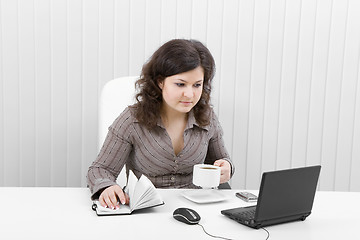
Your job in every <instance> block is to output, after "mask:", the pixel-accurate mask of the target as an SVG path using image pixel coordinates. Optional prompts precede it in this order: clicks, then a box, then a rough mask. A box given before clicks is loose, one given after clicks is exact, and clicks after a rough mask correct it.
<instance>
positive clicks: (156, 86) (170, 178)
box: [87, 39, 234, 208]
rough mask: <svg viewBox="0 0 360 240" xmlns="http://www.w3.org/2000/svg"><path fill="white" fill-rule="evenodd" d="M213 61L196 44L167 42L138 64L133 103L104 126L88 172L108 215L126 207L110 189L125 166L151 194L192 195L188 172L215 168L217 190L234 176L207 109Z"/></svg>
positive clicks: (95, 195)
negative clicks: (174, 191) (184, 191)
mask: <svg viewBox="0 0 360 240" xmlns="http://www.w3.org/2000/svg"><path fill="white" fill-rule="evenodd" d="M214 73H215V62H214V59H213V57H212V55H211V53H210V52H209V50H208V49H207V48H206V47H205V46H204V45H203V44H202V43H201V42H199V41H196V40H180V39H176V40H171V41H169V42H167V43H165V44H164V45H162V46H161V47H160V48H159V49H158V50H157V51H156V52H155V53H154V54H153V56H152V57H151V58H150V60H149V61H148V62H147V63H145V64H144V66H143V69H142V73H141V76H140V79H139V80H138V81H137V82H136V87H137V89H138V90H139V91H138V94H137V95H136V100H137V103H136V104H134V105H132V106H129V107H127V108H126V109H125V110H124V112H122V113H121V114H120V116H119V117H118V118H117V119H116V120H115V121H114V123H113V124H112V125H111V126H110V127H109V132H108V135H107V137H106V139H105V142H104V145H103V147H102V149H101V151H100V153H99V155H98V157H97V159H96V160H95V161H94V162H93V163H92V165H91V166H90V168H89V171H88V175H87V182H88V186H89V188H90V190H91V193H92V199H96V198H99V201H100V203H101V205H102V206H104V207H109V208H117V207H119V203H118V199H119V200H120V202H121V204H127V203H128V202H129V197H128V196H127V195H126V194H124V192H123V191H122V189H121V187H120V186H118V185H117V184H116V178H117V176H118V175H119V173H120V171H121V169H122V168H123V166H124V165H125V164H126V167H127V170H129V169H131V170H132V171H133V172H134V174H135V175H136V176H137V177H140V176H141V174H145V175H146V176H147V177H148V178H149V179H150V180H151V181H152V182H153V184H154V185H155V187H157V188H194V187H195V186H194V185H193V184H192V171H193V166H194V165H195V164H199V163H207V164H214V165H216V166H219V167H221V179H220V183H224V182H227V181H228V180H229V179H230V178H231V176H232V175H233V173H234V166H233V164H232V162H231V160H230V158H229V154H228V153H227V151H226V149H225V147H224V142H223V139H222V129H221V127H220V124H219V121H218V119H217V117H216V115H215V113H214V111H213V109H212V108H211V105H210V93H211V80H212V79H213V77H214Z"/></svg>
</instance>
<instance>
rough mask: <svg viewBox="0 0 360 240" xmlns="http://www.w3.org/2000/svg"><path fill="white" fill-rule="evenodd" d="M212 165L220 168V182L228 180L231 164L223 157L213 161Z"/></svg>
mask: <svg viewBox="0 0 360 240" xmlns="http://www.w3.org/2000/svg"><path fill="white" fill-rule="evenodd" d="M214 166H218V167H220V168H221V175H220V183H225V182H227V181H229V180H230V175H231V165H230V163H229V162H228V161H226V160H224V159H219V160H216V161H215V162H214Z"/></svg>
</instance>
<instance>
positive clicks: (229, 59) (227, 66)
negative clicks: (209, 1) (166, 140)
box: [218, 0, 239, 153]
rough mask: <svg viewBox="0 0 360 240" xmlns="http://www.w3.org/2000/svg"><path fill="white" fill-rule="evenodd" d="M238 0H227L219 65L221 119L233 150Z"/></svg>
mask: <svg viewBox="0 0 360 240" xmlns="http://www.w3.org/2000/svg"><path fill="white" fill-rule="evenodd" d="M238 3H239V2H238V1H237V0H231V1H225V2H224V8H223V12H225V13H226V14H224V15H223V25H222V28H223V30H222V46H221V54H222V55H221V65H220V66H218V68H219V69H221V70H220V75H219V79H220V81H221V84H220V86H219V99H218V101H219V104H220V106H223V107H219V114H218V115H219V116H218V117H219V121H220V122H221V123H222V127H223V130H224V132H225V133H226V134H225V135H224V141H225V144H226V145H227V146H228V147H227V148H228V149H227V150H228V151H229V152H230V153H231V152H232V146H231V142H232V132H233V127H234V119H233V118H234V104H235V101H234V100H235V96H234V94H235V91H234V89H235V81H236V72H235V71H232V70H233V69H236V55H235V54H232V53H233V52H234V50H235V49H236V43H237V31H234V29H236V26H237V22H238V16H239V12H238V10H239V7H238Z"/></svg>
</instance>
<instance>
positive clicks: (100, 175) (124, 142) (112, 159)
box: [87, 115, 132, 199]
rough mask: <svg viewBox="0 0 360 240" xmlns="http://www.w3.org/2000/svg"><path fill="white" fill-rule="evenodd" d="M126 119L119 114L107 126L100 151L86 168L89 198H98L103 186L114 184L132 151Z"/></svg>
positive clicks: (128, 125)
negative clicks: (106, 132)
mask: <svg viewBox="0 0 360 240" xmlns="http://www.w3.org/2000/svg"><path fill="white" fill-rule="evenodd" d="M128 120H129V118H125V119H124V118H123V117H122V115H120V116H119V117H118V118H117V119H116V120H115V122H114V123H113V124H112V125H111V126H110V127H109V132H108V134H107V136H106V138H105V141H104V144H103V146H102V148H101V150H100V153H99V155H98V156H97V158H96V160H95V161H94V162H93V163H92V164H91V166H90V167H89V169H88V173H87V184H88V187H89V189H90V192H91V199H96V198H98V197H99V195H100V194H101V191H102V190H103V189H104V188H106V187H109V186H111V185H115V184H116V178H117V177H118V175H119V173H120V171H121V170H122V168H123V167H124V165H125V163H126V161H127V159H128V157H129V155H130V152H131V151H132V143H131V141H130V137H129V128H130V127H131V126H130V125H131V124H129V123H128V122H129V121H128Z"/></svg>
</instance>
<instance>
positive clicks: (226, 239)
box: [197, 223, 232, 240]
mask: <svg viewBox="0 0 360 240" xmlns="http://www.w3.org/2000/svg"><path fill="white" fill-rule="evenodd" d="M197 225H200V226H201V227H202V229H203V231H204V232H205V233H206V234H207V235H209V236H210V237H213V238H221V239H224V240H232V239H231V238H225V237H220V236H215V235H211V234H210V233H208V232H207V231H206V230H205V228H204V226H203V225H201V224H200V223H197Z"/></svg>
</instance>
